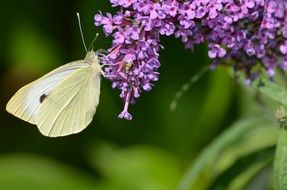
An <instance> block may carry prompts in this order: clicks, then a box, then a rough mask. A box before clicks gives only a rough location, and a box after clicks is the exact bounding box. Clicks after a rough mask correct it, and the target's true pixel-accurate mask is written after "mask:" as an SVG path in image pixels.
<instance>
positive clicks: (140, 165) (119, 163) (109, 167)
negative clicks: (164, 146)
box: [89, 144, 180, 190]
mask: <svg viewBox="0 0 287 190" xmlns="http://www.w3.org/2000/svg"><path fill="white" fill-rule="evenodd" d="M94 150H95V149H94ZM89 158H90V160H91V163H92V164H93V165H94V166H95V167H96V169H97V170H99V171H100V173H101V175H102V178H103V181H104V182H105V183H104V184H103V187H104V188H103V189H124V190H135V189H136V190H174V189H175V187H176V185H177V181H178V179H179V173H180V165H179V162H178V160H177V159H176V158H175V157H174V155H173V154H168V153H167V152H164V151H162V150H160V149H156V148H151V147H148V146H132V147H129V148H121V149H120V148H115V147H112V146H110V145H105V144H102V145H99V146H98V148H96V151H93V152H91V156H89Z"/></svg>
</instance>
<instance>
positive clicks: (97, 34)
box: [88, 33, 99, 51]
mask: <svg viewBox="0 0 287 190" xmlns="http://www.w3.org/2000/svg"><path fill="white" fill-rule="evenodd" d="M98 36H99V33H96V36H95V37H94V39H93V41H92V43H91V45H90V47H89V49H88V50H89V51H90V50H91V48H92V46H93V45H94V42H95V41H96V39H97V38H98Z"/></svg>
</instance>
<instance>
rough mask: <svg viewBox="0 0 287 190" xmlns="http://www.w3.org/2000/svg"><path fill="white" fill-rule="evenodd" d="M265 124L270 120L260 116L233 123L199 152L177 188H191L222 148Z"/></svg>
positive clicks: (183, 189) (182, 189) (185, 189)
mask: <svg viewBox="0 0 287 190" xmlns="http://www.w3.org/2000/svg"><path fill="white" fill-rule="evenodd" d="M266 125H270V121H268V120H266V119H264V118H262V117H251V118H246V119H242V120H240V121H238V122H237V123H235V124H234V125H233V126H231V127H230V128H229V129H227V130H226V131H225V132H223V133H222V134H221V135H220V136H219V137H217V138H216V139H215V140H214V141H213V142H212V143H211V144H210V145H209V146H207V147H206V148H205V149H204V150H203V151H202V152H201V154H200V155H199V156H198V158H197V159H196V160H195V161H194V162H193V163H192V165H191V166H190V168H189V169H188V170H187V173H186V174H185V175H184V176H183V178H182V180H181V182H180V184H179V187H178V190H189V189H192V187H193V186H194V185H195V184H196V182H197V180H198V179H199V177H202V175H203V172H205V171H206V169H207V168H208V167H210V166H211V165H214V162H215V161H216V158H217V157H219V155H221V154H222V151H223V150H225V149H226V148H227V147H228V146H230V145H232V144H233V143H235V142H237V141H240V140H242V139H243V137H244V136H245V135H246V134H248V133H250V132H251V131H252V130H254V129H255V128H262V127H263V126H266ZM209 173H210V171H209ZM205 180H206V181H205V183H207V182H208V181H207V179H205Z"/></svg>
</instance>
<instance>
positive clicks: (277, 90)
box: [253, 78, 287, 106]
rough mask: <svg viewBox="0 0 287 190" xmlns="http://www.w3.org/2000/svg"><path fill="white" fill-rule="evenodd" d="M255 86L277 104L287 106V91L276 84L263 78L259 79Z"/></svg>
mask: <svg viewBox="0 0 287 190" xmlns="http://www.w3.org/2000/svg"><path fill="white" fill-rule="evenodd" d="M253 86H254V87H255V88H257V89H258V90H259V91H260V92H261V93H263V94H265V95H267V96H268V97H270V98H272V99H273V100H275V101H276V102H279V103H281V104H283V105H285V106H287V91H286V90H285V89H284V88H283V87H281V86H280V85H278V84H276V83H275V82H272V81H270V80H268V79H265V78H261V79H257V80H256V81H255V82H254V83H253Z"/></svg>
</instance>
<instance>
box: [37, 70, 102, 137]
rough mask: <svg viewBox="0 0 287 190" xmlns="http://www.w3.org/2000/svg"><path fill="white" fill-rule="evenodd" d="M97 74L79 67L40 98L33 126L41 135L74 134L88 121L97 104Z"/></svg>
mask: <svg viewBox="0 0 287 190" xmlns="http://www.w3.org/2000/svg"><path fill="white" fill-rule="evenodd" d="M99 93H100V75H99V74H98V73H95V71H94V70H92V69H91V68H90V67H85V68H81V69H79V70H77V71H75V72H73V73H72V74H71V75H69V76H68V77H67V78H66V79H65V80H64V81H63V82H61V83H60V84H59V85H57V86H56V87H55V88H54V89H53V90H52V91H51V92H50V93H49V94H48V96H47V97H46V98H45V99H44V101H43V103H42V105H41V107H40V109H39V114H38V116H37V119H36V125H37V126H38V128H39V130H40V132H41V133H42V134H43V135H45V136H50V137H57V136H66V135H70V134H74V133H78V132H80V131H82V130H83V129H85V128H86V127H87V126H88V124H89V123H90V122H91V121H92V118H93V115H94V114H95V112H96V107H97V105H98V103H99Z"/></svg>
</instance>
